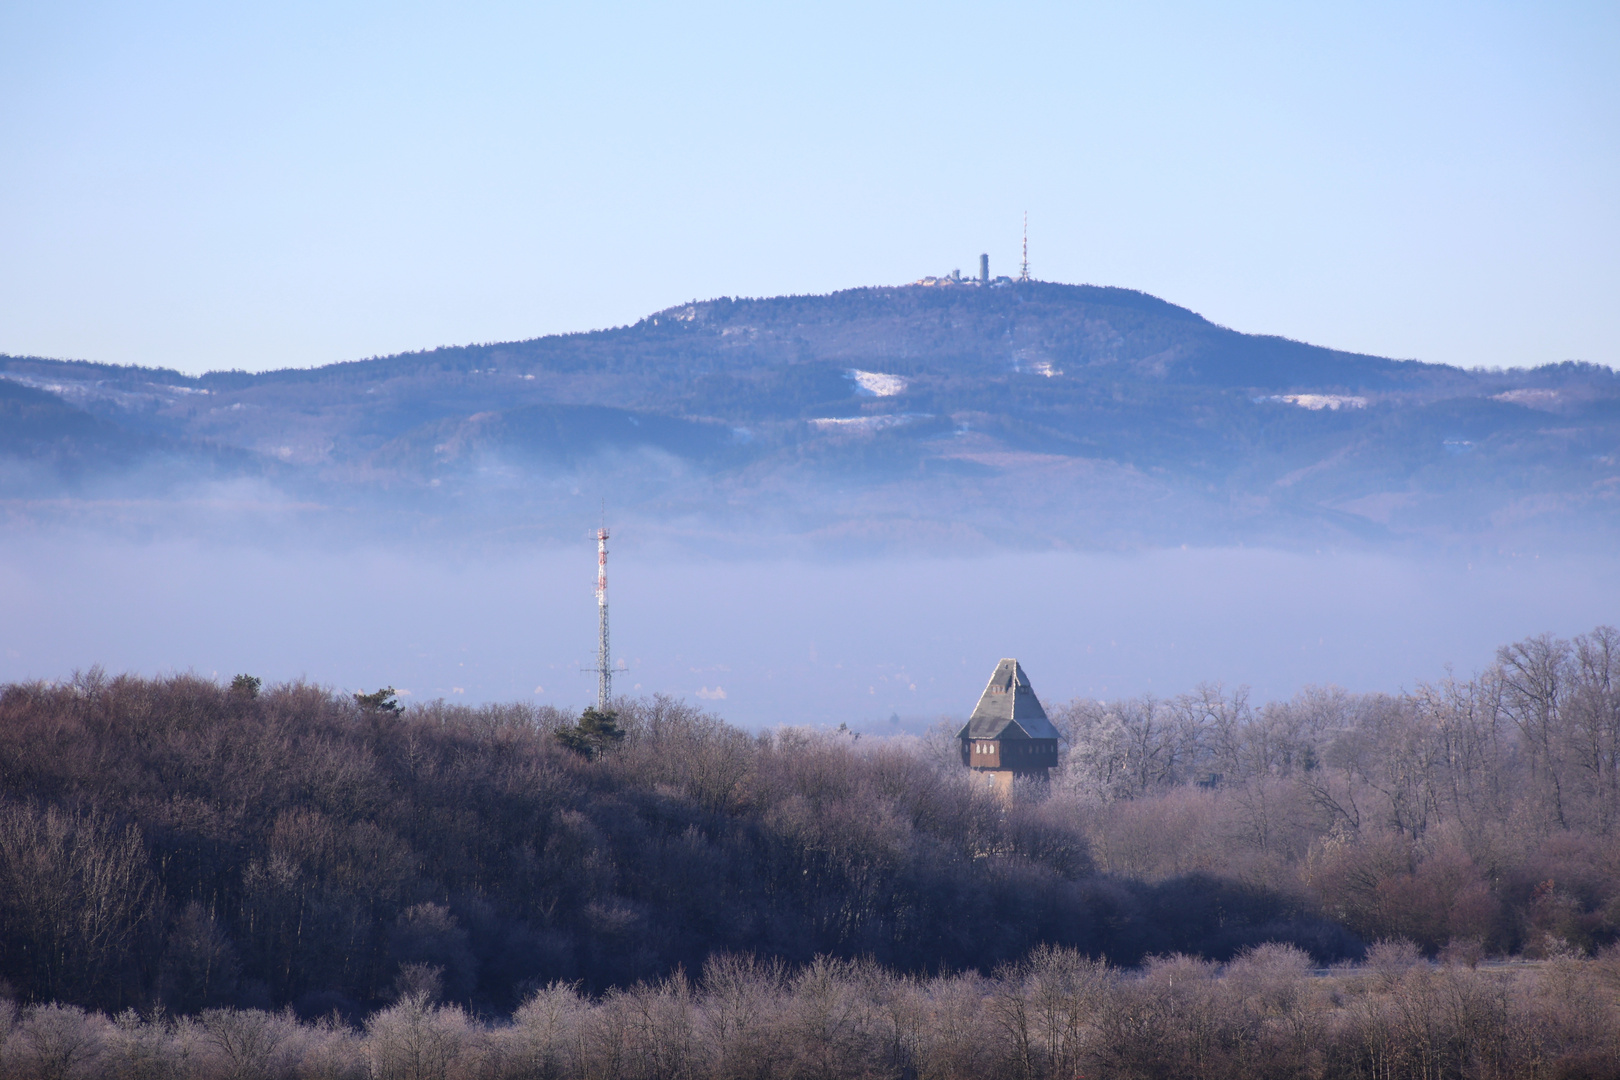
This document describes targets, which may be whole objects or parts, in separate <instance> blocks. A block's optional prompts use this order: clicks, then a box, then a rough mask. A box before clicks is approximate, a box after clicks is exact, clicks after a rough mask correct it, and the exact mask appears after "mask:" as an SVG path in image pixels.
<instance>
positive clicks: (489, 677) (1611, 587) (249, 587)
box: [0, 532, 1620, 730]
mask: <svg viewBox="0 0 1620 1080" xmlns="http://www.w3.org/2000/svg"><path fill="white" fill-rule="evenodd" d="M614 560H615V561H614V563H613V565H612V567H611V568H610V569H611V574H610V579H611V585H610V587H611V590H612V596H613V606H612V612H613V639H614V642H615V649H616V655H617V656H618V658H619V659H620V660H621V661H623V663H624V664H625V670H624V672H623V673H622V674H621V676H620V678H619V680H618V681H617V684H616V686H617V689H618V690H619V691H621V692H623V693H627V694H630V695H632V696H635V695H641V694H650V693H654V692H663V693H669V694H673V695H675V696H677V697H683V698H685V699H687V700H688V701H692V702H694V703H696V704H700V705H703V706H704V707H706V708H712V709H715V710H717V711H718V712H719V713H720V714H721V715H723V716H725V717H727V718H728V719H730V720H732V721H733V722H736V723H739V724H743V725H745V726H749V727H769V726H772V725H775V724H779V723H795V724H801V723H807V724H817V725H829V726H834V725H836V724H838V723H840V722H847V723H849V724H851V725H854V726H857V727H862V728H865V729H868V730H887V729H888V725H887V720H888V718H889V717H890V716H891V715H894V714H899V716H900V717H901V718H902V719H903V720H905V721H907V722H908V723H910V724H912V725H913V726H914V727H915V726H918V725H920V724H926V723H927V722H930V721H932V720H933V719H935V718H937V717H939V716H940V715H942V714H946V715H953V716H957V717H962V716H965V715H966V714H967V713H968V712H970V711H971V710H972V708H973V703H974V701H976V700H977V698H978V695H979V693H980V691H981V690H983V688H984V683H985V680H986V679H988V678H989V677H990V672H991V671H992V670H993V669H994V668H995V665H996V661H997V659H999V658H1000V657H1003V656H1016V657H1018V658H1019V659H1020V660H1021V661H1022V662H1023V663H1024V665H1025V668H1026V670H1027V671H1028V672H1029V676H1030V679H1031V681H1032V682H1033V684H1034V686H1035V689H1036V692H1037V693H1039V694H1040V696H1041V698H1042V699H1043V700H1044V701H1046V702H1047V703H1048V704H1049V705H1057V704H1059V703H1061V702H1064V701H1067V700H1069V699H1071V698H1074V697H1076V696H1085V697H1100V698H1104V699H1112V698H1115V697H1120V696H1124V695H1133V694H1142V693H1155V694H1159V695H1170V694H1176V693H1181V692H1184V691H1189V690H1191V689H1193V688H1194V687H1195V686H1196V685H1197V684H1198V683H1200V682H1203V681H1224V682H1225V683H1226V684H1227V686H1229V687H1236V686H1238V685H1240V684H1247V685H1249V686H1251V687H1252V688H1253V691H1254V695H1255V699H1256V700H1257V701H1263V700H1267V699H1274V698H1286V697H1290V696H1292V695H1293V694H1294V693H1296V692H1297V691H1298V690H1299V689H1300V688H1302V687H1304V686H1306V685H1309V684H1313V683H1316V684H1320V683H1335V684H1338V685H1341V686H1345V687H1348V688H1350V689H1353V690H1386V691H1396V690H1399V689H1402V688H1412V687H1413V686H1415V685H1416V684H1417V683H1418V682H1419V681H1423V680H1430V681H1432V680H1438V679H1440V678H1442V677H1443V676H1444V675H1445V670H1446V665H1447V664H1452V665H1455V667H1456V671H1457V673H1458V674H1459V675H1464V676H1466V675H1469V674H1472V673H1473V672H1475V671H1477V670H1479V669H1480V668H1483V667H1484V666H1485V665H1487V664H1489V663H1490V661H1491V659H1492V657H1493V655H1494V653H1495V650H1496V647H1497V646H1498V645H1503V644H1506V643H1508V642H1511V641H1516V640H1519V639H1522V638H1525V637H1528V636H1530V635H1532V634H1537V633H1543V632H1551V633H1555V634H1559V635H1563V636H1569V635H1573V634H1577V633H1582V632H1585V631H1588V630H1591V629H1592V628H1593V627H1594V626H1596V625H1598V624H1599V623H1603V622H1609V623H1612V622H1614V621H1615V619H1614V616H1615V608H1614V603H1613V598H1614V597H1615V595H1616V593H1617V589H1620V565H1617V564H1616V562H1615V560H1614V559H1612V558H1588V557H1563V558H1539V557H1535V556H1517V557H1510V556H1491V557H1487V558H1485V559H1484V560H1483V561H1482V560H1481V558H1480V557H1479V556H1477V555H1475V556H1463V555H1452V556H1437V557H1434V558H1427V559H1394V558H1388V557H1385V556H1380V555H1373V554H1354V553H1343V552H1340V553H1333V552H1328V553H1323V554H1316V555H1312V554H1304V553H1293V554H1289V553H1282V552H1276V551H1266V550H1261V549H1252V548H1251V549H1227V550H1192V551H1184V550H1163V551H1153V552H1142V553H1137V554H1131V555H1108V554H1057V553H1049V554H1044V555H1030V554H1024V555H1013V554H1008V555H998V556H989V557H981V558H972V559H914V560H909V561H897V560H885V561H881V562H879V561H863V560H855V561H848V562H818V563H805V562H795V561H791V560H741V561H735V562H719V561H710V562H694V561H692V560H691V559H689V558H688V559H681V558H673V559H672V558H669V557H667V556H663V557H660V556H658V555H657V554H655V553H654V552H650V551H648V550H646V549H645V548H644V547H643V546H641V545H639V544H638V543H636V542H635V541H634V540H627V541H625V542H621V543H619V544H618V545H617V546H616V549H615V554H614ZM594 575H595V552H594V551H593V550H592V549H591V547H590V545H588V544H580V545H579V546H578V547H577V548H574V549H572V550H557V549H552V550H544V551H533V550H528V549H527V548H524V549H513V550H510V551H505V552H499V551H486V552H484V553H483V554H482V555H480V556H479V557H474V558H466V557H454V556H447V555H446V554H445V553H444V552H437V553H434V552H428V551H424V550H420V549H414V548H411V547H393V548H389V549H376V550H365V549H343V548H330V547H328V548H321V547H318V546H314V545H310V546H300V545H291V546H287V547H284V548H272V547H266V546H263V545H258V546H242V545H233V544H229V543H224V544H222V543H209V542H206V541H197V540H168V541H156V542H151V543H129V542H122V541H118V540H113V539H109V538H108V537H106V536H102V535H91V534H87V535H83V536H74V535H72V534H63V535H55V534H53V535H44V536H33V537H30V536H28V535H26V534H23V533H20V532H19V533H17V534H14V535H9V536H4V535H0V596H3V597H5V602H6V604H7V605H8V606H7V615H8V616H10V617H8V618H0V682H9V681H13V680H26V679H34V678H47V679H59V678H65V677H67V676H68V675H69V674H70V673H71V672H72V671H73V670H74V669H76V668H80V669H82V668H87V667H89V666H90V665H92V664H101V665H103V666H104V667H105V668H107V669H108V670H109V671H111V672H120V671H137V672H142V673H145V674H154V673H158V672H164V671H173V670H176V669H178V670H182V671H184V670H188V669H190V670H195V671H197V672H198V673H199V674H202V675H204V676H216V675H217V676H218V677H221V678H226V679H228V678H230V676H232V675H233V674H236V673H237V672H249V673H252V674H256V675H259V676H261V677H263V678H265V679H266V680H268V681H271V682H279V681H282V680H285V679H294V678H299V677H303V678H308V679H310V680H313V681H315V682H320V683H326V684H328V685H332V686H336V687H340V688H343V689H347V690H358V689H365V690H370V689H375V688H376V687H378V686H382V685H384V684H390V685H393V686H395V687H398V688H400V689H402V690H408V691H410V698H411V699H412V700H418V701H420V700H426V699H432V698H436V697H443V698H447V699H449V700H452V701H466V702H476V701H491V700H495V701H512V700H527V701H537V702H544V703H549V704H554V705H558V706H561V707H565V708H570V709H574V708H579V707H581V706H583V705H585V704H586V703H587V702H589V701H590V700H591V698H592V696H593V695H594V693H595V676H594V675H591V674H589V673H587V672H586V671H585V670H584V669H585V668H586V667H588V666H589V665H590V664H591V662H592V661H593V660H594V659H595V649H596V603H595V600H594V598H593V596H592V591H591V585H592V579H593V577H594ZM987 590H988V591H987ZM986 595H993V596H994V597H995V602H994V603H988V604H987V603H985V602H984V597H985V596H986Z"/></svg>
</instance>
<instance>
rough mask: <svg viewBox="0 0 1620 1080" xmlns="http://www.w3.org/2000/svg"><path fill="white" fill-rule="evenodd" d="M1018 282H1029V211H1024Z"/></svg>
mask: <svg viewBox="0 0 1620 1080" xmlns="http://www.w3.org/2000/svg"><path fill="white" fill-rule="evenodd" d="M1018 280H1019V281H1028V280H1029V211H1028V210H1025V211H1024V263H1023V266H1022V268H1021V269H1020V270H1019V272H1018Z"/></svg>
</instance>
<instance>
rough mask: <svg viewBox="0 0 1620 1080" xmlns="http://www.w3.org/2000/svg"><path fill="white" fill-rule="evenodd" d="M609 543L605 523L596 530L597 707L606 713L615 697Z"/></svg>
mask: <svg viewBox="0 0 1620 1080" xmlns="http://www.w3.org/2000/svg"><path fill="white" fill-rule="evenodd" d="M607 542H608V531H607V525H606V523H604V524H603V525H602V527H601V528H600V529H597V530H596V613H597V622H598V628H597V642H596V707H597V708H598V709H601V710H603V711H604V712H605V711H606V710H607V707H608V701H609V699H611V698H612V697H613V660H612V654H611V653H610V652H609V651H608V620H607Z"/></svg>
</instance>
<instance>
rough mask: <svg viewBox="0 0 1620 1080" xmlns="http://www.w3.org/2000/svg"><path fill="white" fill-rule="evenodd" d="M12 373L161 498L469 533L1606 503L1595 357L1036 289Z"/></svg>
mask: <svg viewBox="0 0 1620 1080" xmlns="http://www.w3.org/2000/svg"><path fill="white" fill-rule="evenodd" d="M0 384H6V385H13V386H17V385H20V386H23V387H27V388H30V389H32V390H34V391H37V392H40V393H45V394H49V395H51V396H53V397H54V398H55V399H57V400H58V401H60V402H61V403H62V404H63V405H64V406H66V407H67V408H69V409H71V410H76V411H77V412H79V413H83V414H85V416H87V417H89V418H91V419H93V420H95V421H96V422H98V423H100V424H103V425H107V424H110V425H113V428H115V429H117V430H121V431H126V432H128V433H130V437H131V438H136V439H137V440H139V439H145V440H157V441H158V442H161V443H162V444H163V446H164V447H165V448H166V449H165V450H164V454H165V455H166V459H167V460H168V461H170V463H171V464H173V463H175V462H178V461H180V460H181V459H184V458H185V457H186V456H187V455H188V454H189V455H190V456H191V457H193V458H196V459H197V460H198V461H199V462H200V461H204V460H206V461H207V462H208V463H209V464H208V466H207V467H206V468H202V467H200V466H198V467H196V468H192V469H190V470H188V469H186V468H183V467H180V466H179V465H174V467H172V468H170V469H168V470H167V471H166V472H165V473H164V476H166V477H167V480H166V481H162V482H167V483H169V484H170V486H171V488H172V487H173V486H174V485H176V484H184V483H189V482H195V481H196V480H197V479H198V477H200V476H203V475H207V476H210V477H214V478H216V479H217V478H219V477H221V476H225V475H229V474H232V473H233V472H234V473H235V474H239V475H250V474H251V475H254V476H258V477H261V478H265V477H269V478H272V479H273V482H274V483H276V484H278V485H282V486H284V487H286V488H287V489H288V490H295V491H297V492H298V493H300V494H301V495H302V496H310V495H312V494H313V495H315V496H318V497H319V498H320V499H321V500H322V501H324V502H326V503H329V504H331V505H334V506H350V507H360V506H370V505H372V504H374V503H375V501H376V500H377V499H378V498H379V497H383V496H386V497H387V498H388V499H389V500H391V501H392V504H393V506H394V507H395V510H394V511H393V512H397V513H402V514H405V515H407V516H410V515H416V516H424V515H425V516H427V517H432V518H434V519H435V520H440V519H446V518H447V517H448V518H452V519H453V518H456V517H457V516H458V515H459V516H460V519H461V520H462V521H463V522H465V523H467V524H468V525H469V526H470V527H475V528H482V527H492V528H498V529H509V528H511V527H514V526H517V527H520V528H523V529H539V530H541V531H544V530H545V529H547V528H551V527H553V526H552V524H551V523H553V522H555V521H557V520H559V519H560V517H561V516H566V515H567V514H568V513H570V512H571V511H570V510H569V509H568V508H569V506H570V505H571V500H574V499H576V498H578V497H579V496H576V495H575V494H574V492H575V491H576V490H579V489H580V486H581V485H582V484H583V485H585V486H586V487H590V488H595V489H598V490H601V491H610V492H612V493H613V495H614V496H615V500H616V501H619V502H620V503H621V505H622V506H623V507H624V508H625V509H626V510H627V511H629V512H631V513H643V512H644V513H645V514H647V515H650V516H651V518H653V519H659V518H662V519H673V518H684V519H686V520H692V521H696V520H703V519H711V520H715V521H718V520H721V519H723V518H730V519H740V520H744V521H746V522H748V523H749V525H750V527H759V528H762V529H764V530H765V531H766V532H772V531H785V532H787V533H796V534H800V535H810V536H813V535H816V534H818V533H826V532H828V531H829V530H830V531H831V532H832V533H836V534H839V535H844V534H847V533H848V532H849V529H850V527H851V526H856V531H857V532H858V531H860V529H861V528H866V527H869V526H870V525H871V524H872V523H871V522H870V521H867V522H865V523H864V524H862V523H861V522H860V521H858V520H856V519H860V518H862V517H865V518H871V517H872V516H873V515H876V516H877V517H879V518H885V519H887V520H888V521H889V524H890V525H891V526H894V527H895V528H898V530H899V533H900V534H904V533H905V531H906V530H905V527H904V526H905V523H906V522H908V521H909V522H911V523H912V524H913V525H914V526H915V528H914V529H913V530H912V531H913V532H914V533H915V534H916V535H923V534H932V533H934V532H937V531H938V527H939V526H942V525H945V526H949V528H950V530H952V531H955V532H958V533H959V532H960V531H961V528H962V527H963V526H964V523H966V527H967V528H968V531H969V532H971V533H974V534H976V535H979V536H982V537H989V536H991V535H992V534H993V533H995V532H998V531H1003V530H1005V528H1006V526H1007V525H1009V524H1011V525H1016V526H1018V527H1019V528H1022V529H1024V530H1025V531H1027V532H1029V533H1030V534H1031V535H1033V536H1036V537H1039V538H1041V539H1040V541H1039V542H1041V543H1046V542H1059V543H1068V542H1075V543H1080V544H1094V543H1102V544H1107V545H1113V544H1115V543H1118V542H1126V543H1137V542H1163V541H1167V540H1173V539H1176V538H1177V537H1178V536H1181V537H1182V538H1183V539H1184V538H1185V536H1186V534H1188V533H1189V532H1190V533H1191V534H1192V535H1193V536H1194V538H1196V539H1198V540H1199V541H1200V542H1233V541H1242V540H1244V539H1245V538H1264V537H1273V538H1276V537H1282V538H1290V537H1291V538H1292V540H1293V541H1296V542H1307V543H1309V542H1317V541H1319V540H1321V539H1322V538H1324V537H1326V538H1329V539H1332V538H1333V537H1335V536H1339V537H1343V538H1347V539H1348V538H1357V537H1359V538H1360V539H1362V540H1366V539H1367V538H1368V537H1372V538H1374V542H1378V541H1379V540H1388V539H1394V538H1399V537H1409V538H1410V537H1427V538H1429V539H1440V538H1450V539H1456V538H1458V537H1463V538H1467V537H1472V538H1474V539H1479V538H1483V537H1488V536H1490V535H1491V534H1493V533H1495V532H1498V531H1500V529H1501V527H1503V525H1504V523H1523V522H1526V521H1531V522H1536V521H1540V522H1553V521H1558V522H1561V524H1559V525H1557V526H1556V528H1558V529H1564V530H1567V529H1568V528H1569V526H1570V524H1571V523H1581V522H1584V523H1588V524H1591V525H1592V526H1593V527H1598V528H1600V530H1606V529H1608V528H1610V527H1611V526H1612V523H1613V520H1614V518H1615V513H1614V512H1615V509H1616V506H1615V503H1616V499H1617V493H1620V472H1617V467H1616V462H1617V461H1620V453H1617V451H1620V375H1617V374H1616V373H1615V372H1613V371H1610V370H1609V369H1606V368H1600V367H1598V366H1596V365H1582V364H1569V363H1566V364H1562V365H1548V366H1545V367H1542V368H1535V369H1529V370H1513V371H1485V370H1480V369H1474V370H1466V369H1462V368H1457V367H1452V366H1448V365H1443V364H1433V363H1427V362H1424V361H1419V360H1395V359H1389V358H1385V357H1376V356H1369V355H1365V354H1358V353H1352V352H1346V351H1343V350H1336V349H1330V348H1324V347H1321V346H1316V345H1311V344H1308V343H1305V342H1298V341H1293V340H1291V339H1287V338H1282V337H1276V336H1268V335H1253V334H1244V333H1241V332H1239V331H1235V330H1231V329H1229V328H1226V327H1222V326H1219V325H1218V324H1215V323H1213V322H1211V321H1210V320H1208V319H1206V318H1204V317H1203V316H1202V315H1199V314H1198V313H1196V312H1193V311H1191V310H1190V309H1187V308H1184V307H1180V306H1178V305H1175V304H1173V303H1170V302H1168V301H1165V300H1162V299H1160V298H1158V297H1153V296H1150V295H1148V294H1146V293H1140V292H1136V291H1134V290H1128V289H1118V288H1112V287H1104V286H1090V285H1063V284H1056V283H1048V282H1029V283H1016V284H1011V285H1008V286H1007V287H1003V288H995V287H990V288H985V287H979V286H973V285H948V286H924V285H910V286H874V287H864V288H856V289H849V290H843V291H840V292H835V293H830V294H824V295H805V296H788V297H767V298H745V299H737V298H731V297H720V298H716V299H713V300H706V301H693V302H690V303H687V304H678V305H674V306H672V307H669V308H665V309H663V310H662V311H659V312H654V313H652V314H650V315H648V316H646V317H645V318H643V319H641V320H638V321H637V322H635V323H631V324H627V325H625V326H621V327H614V328H609V329H602V330H593V331H586V332H580V333H573V334H564V335H548V336H544V337H539V338H532V339H528V340H525V341H518V342H496V343H489V344H481V345H462V346H443V347H439V348H436V349H431V350H421V351H417V352H409V353H399V354H394V355H392V356H386V357H371V358H367V359H364V360H355V361H344V362H341V363H338V364H331V365H325V366H322V367H316V368H286V369H279V370H276V371H270V372H259V373H250V372H240V371H214V372H208V373H205V374H204V375H202V376H197V377H191V376H185V375H182V374H180V373H178V372H172V371H167V370H164V369H151V368H139V367H128V366H116V365H98V364H94V363H92V362H88V361H51V360H42V359H39V358H26V357H9V356H6V357H0ZM69 415H70V414H67V413H64V414H62V417H63V423H64V424H67V422H68V421H67V418H68V416H69ZM74 422H75V423H79V424H80V427H83V423H82V422H80V421H77V420H76V421H74ZM69 426H71V425H69ZM64 430H65V429H64ZM64 437H67V438H68V439H69V442H71V441H72V439H71V436H67V435H65V436H64ZM132 445H133V444H132ZM153 445H156V443H154V444H153ZM0 453H4V454H9V472H8V474H7V475H14V474H17V473H18V471H19V469H22V470H24V471H27V470H32V471H31V473H30V475H31V476H33V481H32V485H33V489H38V488H40V486H41V485H42V484H43V485H44V486H46V487H48V486H49V483H50V477H51V476H57V477H58V478H59V479H60V480H61V482H62V483H64V484H65V483H67V479H68V478H67V477H66V474H65V473H62V471H61V470H60V469H55V466H53V465H52V463H51V461H50V460H48V458H47V456H44V455H41V454H38V453H34V454H32V455H30V453H29V452H28V451H27V450H26V448H21V449H19V448H18V447H15V446H11V445H10V444H7V446H5V447H0ZM99 453H100V457H99V458H98V457H97V454H98V451H96V449H95V447H94V446H93V445H90V444H86V445H85V448H84V452H83V453H82V454H80V455H79V456H80V458H81V459H82V461H83V462H84V468H83V469H81V470H80V471H79V473H77V474H75V475H76V479H75V480H74V482H75V483H81V482H82V481H83V478H84V476H87V475H91V476H93V475H99V476H100V477H101V478H102V480H103V481H104V483H105V484H106V485H110V487H111V488H112V489H114V490H116V489H117V487H118V483H119V480H118V478H119V477H120V476H128V475H129V472H130V470H129V466H130V465H131V455H133V457H134V458H140V457H141V453H142V452H140V451H126V452H125V453H123V454H121V455H120V454H114V453H111V452H99ZM145 453H146V454H147V456H151V455H152V454H155V453H157V451H156V450H152V451H147V452H145ZM222 454H224V455H225V456H224V457H222ZM232 455H235V457H234V458H233V459H232V460H230V461H227V460H226V458H229V457H231V456H232ZM59 456H60V455H59ZM70 456H71V455H70ZM98 462H99V464H98ZM53 469H55V472H53V471H52V470H53ZM42 478H43V479H42ZM141 482H142V483H143V484H151V483H153V482H154V479H153V477H152V476H150V475H148V476H147V477H146V478H145V479H143V480H142V481H141ZM998 483H999V484H1000V490H990V489H991V488H993V487H995V486H996V485H997V484H998ZM851 485H854V486H853V487H851ZM794 491H797V492H798V493H799V494H798V496H796V497H792V496H789V495H788V494H786V493H788V492H794ZM1010 492H1021V493H1022V494H1021V495H1020V496H1019V498H1021V499H1022V500H1024V501H1023V502H1022V503H1020V506H1019V508H1018V509H1015V510H1008V509H1007V508H1006V507H1005V503H1006V500H1007V497H1008V494H1009V493H1010ZM13 493H14V492H12V491H8V490H7V489H6V488H5V487H3V486H0V495H7V494H13ZM793 503H796V504H797V505H794V506H793V507H792V512H791V513H788V512H786V511H785V510H784V507H787V506H788V505H789V504H793ZM998 506H999V507H1000V509H999V511H998V509H997V508H998ZM1103 507H1107V508H1109V509H1108V510H1107V513H1106V514H1105V515H1104V517H1105V518H1107V520H1102V519H1100V518H1099V516H1098V514H1099V512H1100V510H1099V508H1103ZM1535 507H1539V509H1536V508H1535ZM1037 508H1038V509H1037ZM1346 515H1348V518H1347V517H1346ZM998 517H999V518H1000V519H1001V520H999V521H998V520H996V519H997V518H998ZM1347 521H1350V522H1352V523H1353V525H1354V527H1353V528H1348V529H1347V526H1346V522H1347ZM1514 527H1517V525H1515V526H1514ZM1065 537H1068V538H1069V539H1064V538H1065Z"/></svg>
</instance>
